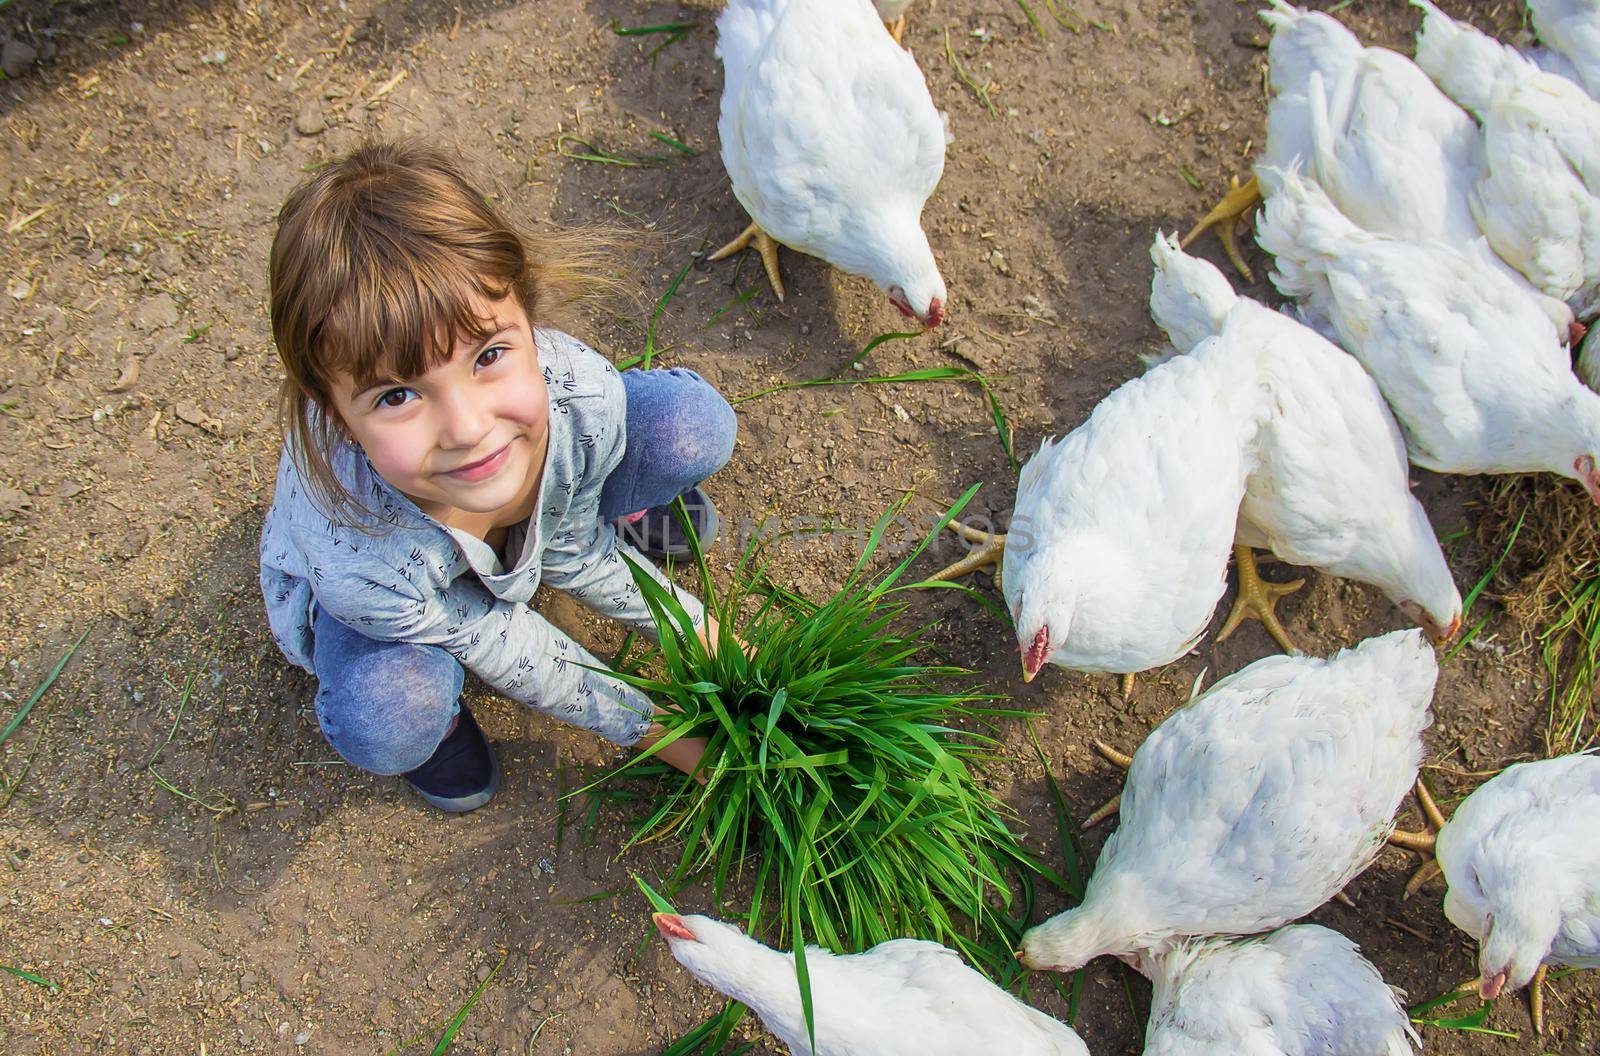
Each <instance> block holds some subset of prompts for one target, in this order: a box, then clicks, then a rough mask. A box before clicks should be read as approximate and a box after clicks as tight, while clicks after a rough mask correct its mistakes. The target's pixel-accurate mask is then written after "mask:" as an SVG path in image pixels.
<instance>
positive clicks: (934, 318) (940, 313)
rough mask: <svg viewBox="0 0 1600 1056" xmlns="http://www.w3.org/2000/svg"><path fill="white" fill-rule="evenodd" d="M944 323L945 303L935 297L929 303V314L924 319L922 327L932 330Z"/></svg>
mask: <svg viewBox="0 0 1600 1056" xmlns="http://www.w3.org/2000/svg"><path fill="white" fill-rule="evenodd" d="M942 322H944V302H943V301H941V300H939V298H937V297H935V298H934V299H933V300H931V301H929V302H928V314H927V315H926V316H925V317H924V318H923V320H922V325H923V326H926V327H928V328H929V329H930V330H931V329H933V328H934V327H936V326H938V325H939V324H940V323H942Z"/></svg>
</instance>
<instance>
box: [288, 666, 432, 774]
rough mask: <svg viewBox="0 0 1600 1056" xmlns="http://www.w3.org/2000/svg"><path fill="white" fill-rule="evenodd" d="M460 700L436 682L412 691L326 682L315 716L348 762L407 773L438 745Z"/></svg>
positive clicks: (369, 768) (385, 771)
mask: <svg viewBox="0 0 1600 1056" xmlns="http://www.w3.org/2000/svg"><path fill="white" fill-rule="evenodd" d="M458 700H459V692H451V690H450V687H448V686H441V685H438V684H437V683H435V684H433V685H426V686H415V687H412V688H411V689H410V690H409V691H407V690H404V689H401V688H400V687H397V686H394V685H392V684H391V685H390V686H389V687H386V688H385V689H383V690H377V691H367V690H363V689H362V688H360V687H359V685H358V684H352V683H349V682H346V683H344V684H343V685H328V684H327V683H324V684H323V685H322V687H321V688H319V689H318V691H317V722H318V724H319V725H320V726H321V727H322V734H323V736H324V737H326V738H327V739H328V743H329V744H331V745H332V746H333V748H334V750H335V751H337V752H338V753H339V755H340V757H341V758H343V759H344V760H345V761H346V762H347V763H349V764H351V765H352V766H356V767H359V768H360V769H362V770H366V771H368V772H369V773H374V774H403V773H406V772H407V771H409V770H415V769H416V768H417V767H419V766H421V765H422V764H423V763H425V762H427V761H428V759H429V758H430V757H431V756H432V755H433V753H434V751H435V750H436V749H438V747H439V743H440V742H441V741H443V740H444V737H445V734H446V732H448V731H449V729H450V723H451V722H452V721H453V720H454V718H455V714H456V710H457V701H458Z"/></svg>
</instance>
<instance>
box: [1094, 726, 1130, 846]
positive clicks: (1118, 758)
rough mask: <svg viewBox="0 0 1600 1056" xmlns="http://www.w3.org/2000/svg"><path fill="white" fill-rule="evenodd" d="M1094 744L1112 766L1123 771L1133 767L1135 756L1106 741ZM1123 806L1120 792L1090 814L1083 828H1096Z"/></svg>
mask: <svg viewBox="0 0 1600 1056" xmlns="http://www.w3.org/2000/svg"><path fill="white" fill-rule="evenodd" d="M1093 744H1094V750H1095V751H1097V752H1099V753H1100V755H1101V757H1102V758H1104V759H1105V761H1106V762H1108V763H1110V764H1111V765H1112V766H1115V767H1117V768H1119V769H1122V770H1127V769H1129V768H1130V767H1132V766H1133V756H1131V755H1126V754H1124V753H1122V752H1119V751H1117V750H1116V749H1115V748H1113V747H1111V746H1110V745H1109V744H1107V743H1106V742H1105V741H1101V740H1096V741H1094V742H1093ZM1121 806H1122V793H1120V792H1119V793H1117V794H1116V795H1114V796H1112V797H1111V798H1110V799H1108V800H1106V802H1105V803H1103V804H1101V806H1100V808H1099V809H1097V810H1096V811H1095V812H1094V813H1093V814H1090V815H1089V816H1088V817H1087V818H1085V819H1084V821H1083V827H1084V828H1086V829H1092V828H1094V827H1095V826H1096V825H1098V824H1100V823H1101V822H1102V821H1105V820H1106V819H1107V818H1109V817H1110V816H1111V815H1113V814H1115V813H1116V812H1117V809H1118V808H1119V807H1121Z"/></svg>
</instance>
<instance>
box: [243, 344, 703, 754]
mask: <svg viewBox="0 0 1600 1056" xmlns="http://www.w3.org/2000/svg"><path fill="white" fill-rule="evenodd" d="M535 342H536V344H537V346H538V350H539V362H540V364H541V365H542V366H543V368H544V379H545V384H546V386H547V387H548V388H549V390H550V443H549V449H548V454H547V456H546V462H545V471H544V479H543V481H542V482H541V484H540V490H539V505H538V512H537V514H536V515H535V516H534V517H533V518H532V519H530V521H529V523H528V524H527V525H524V526H521V527H519V528H514V529H512V531H511V533H510V538H508V539H507V541H506V547H505V552H506V553H507V554H517V555H519V556H518V557H517V560H516V564H515V566H514V567H512V568H510V569H507V568H505V567H503V565H502V563H501V561H500V559H499V558H498V556H497V555H496V554H495V552H494V550H493V548H492V547H490V546H489V545H488V544H487V543H485V542H484V541H483V540H482V539H479V538H477V537H476V536H472V535H469V534H467V533H464V532H460V531H457V530H455V529H452V528H447V527H445V526H444V525H442V524H440V523H439V522H438V521H435V520H434V519H433V518H431V517H429V516H428V515H427V514H425V513H423V512H422V511H421V510H419V509H418V508H417V507H416V505H415V504H413V503H412V502H411V500H409V499H407V498H406V497H405V496H404V495H402V494H400V492H398V491H396V490H395V489H394V488H393V487H391V486H390V485H389V484H388V482H387V481H385V480H384V479H383V478H382V477H380V476H378V474H377V473H376V472H375V471H374V470H373V469H372V466H371V464H370V463H368V461H367V458H366V455H365V454H363V453H362V452H361V451H360V450H358V449H357V448H355V447H353V446H348V445H347V446H343V447H341V448H340V449H339V450H338V451H336V452H334V456H333V458H332V463H333V467H334V472H335V473H336V474H337V475H338V477H339V479H340V481H341V482H342V483H343V484H344V486H345V487H346V488H348V489H349V490H350V492H351V493H352V494H353V495H355V496H357V497H358V498H361V499H362V500H363V502H364V504H365V505H366V506H367V507H368V508H369V509H371V510H373V511H374V512H375V513H376V514H377V515H378V518H379V520H378V522H377V524H376V526H373V525H369V526H367V531H362V530H361V529H360V528H357V527H353V526H349V525H346V524H341V523H337V522H336V521H334V520H333V519H331V518H329V516H328V515H327V514H326V513H325V512H324V511H323V510H322V508H321V507H320V506H319V505H318V504H317V502H316V501H315V500H314V499H313V498H312V497H311V494H310V493H309V491H308V489H307V487H306V484H305V482H304V480H303V479H302V478H301V476H300V474H299V472H298V471H297V470H296V469H295V466H294V461H293V459H292V458H290V456H289V452H288V449H287V447H286V448H285V449H284V452H283V456H282V457H281V459H280V460H279V465H278V483H277V491H276V494H275V498H274V501H273V504H272V509H270V510H269V511H268V512H267V518H266V524H265V525H264V526H263V528H262V532H261V592H262V595H263V596H264V598H265V600H266V605H267V619H268V622H269V623H271V625H272V633H273V637H274V638H276V639H277V642H278V647H279V648H280V649H282V650H283V653H284V655H285V656H287V657H288V658H289V659H290V660H291V661H292V662H294V663H295V664H297V665H299V666H300V667H303V668H305V669H306V670H307V671H312V673H313V674H314V673H315V671H314V670H313V668H312V660H311V657H312V649H311V645H312V637H311V627H312V605H313V604H316V605H319V606H321V607H322V609H323V610H325V611H326V612H327V613H328V614H329V615H331V616H333V617H334V618H335V619H337V620H339V621H340V622H342V623H344V624H345V625H347V626H349V627H351V628H354V629H355V630H357V631H359V632H361V633H362V634H364V635H366V636H368V637H369V638H375V639H378V640H380V641H403V642H411V643H414V644H418V645H437V646H440V647H442V648H444V649H446V650H448V651H449V652H450V654H451V655H452V656H454V657H455V658H456V659H457V660H459V661H460V662H461V664H462V666H464V667H465V668H467V670H469V671H471V672H473V673H474V674H476V675H477V676H478V677H479V678H481V679H483V681H485V682H487V683H488V684H489V685H491V686H493V687H494V688H495V689H497V690H499V691H500V692H501V693H504V694H505V695H506V696H508V697H510V698H512V699H513V700H518V701H521V702H522V703H524V704H527V705H529V706H530V707H534V708H538V709H539V710H540V711H544V712H548V713H549V714H551V715H553V716H555V717H556V718H558V719H561V720H562V721H563V722H569V723H572V724H573V725H575V726H582V727H584V728H585V729H589V730H593V731H594V732H596V733H598V734H600V735H601V736H603V737H605V738H607V739H608V740H611V741H615V742H616V743H618V744H632V743H633V742H635V741H637V740H638V739H639V738H640V737H641V736H643V734H644V732H645V730H646V729H647V728H648V727H649V725H650V721H651V720H650V718H649V716H650V710H651V709H650V702H649V700H648V699H647V698H646V697H645V696H644V695H643V694H641V693H639V692H638V691H637V690H635V689H633V688H632V687H630V686H627V685H625V684H623V683H622V682H620V681H618V680H617V679H615V678H609V677H607V676H605V675H603V674H599V673H596V672H593V671H588V670H585V669H584V667H583V666H582V665H585V664H587V665H594V666H603V665H601V663H600V661H599V660H597V659H595V657H594V656H592V655H591V654H590V653H589V652H588V651H587V650H585V649H584V648H583V647H582V646H580V645H578V644H577V643H576V642H574V641H573V640H572V639H571V638H569V637H568V636H567V635H566V634H564V633H562V631H560V630H559V629H558V628H556V627H555V626H554V625H552V624H551V623H549V622H548V621H547V620H545V618H544V617H543V616H541V615H539V613H538V612H537V611H535V610H534V609H533V608H532V607H531V606H530V605H529V602H530V601H531V600H532V598H533V595H534V591H535V590H537V589H538V587H539V585H540V584H541V583H543V584H545V585H546V586H549V587H552V588H554V589H556V590H561V591H565V592H566V593H568V594H570V595H572V596H573V597H574V598H577V599H578V600H579V601H581V602H582V603H583V604H584V605H586V606H588V607H589V608H591V609H594V610H595V611H596V612H600V613H604V614H605V615H607V616H611V617H613V618H615V619H617V620H619V621H621V622H623V623H625V624H627V625H629V626H632V627H637V628H639V629H640V630H642V631H645V632H647V633H649V634H650V635H651V636H652V637H653V636H654V634H655V625H654V622H653V621H652V620H651V618H650V613H649V610H648V609H647V608H646V607H645V604H644V602H643V599H642V598H641V597H640V594H639V588H638V586H637V585H636V584H635V583H634V582H633V577H632V575H631V574H630V573H629V571H628V566H627V564H626V563H625V562H624V561H623V560H622V558H621V556H620V555H622V554H627V555H628V556H629V557H631V558H632V559H633V560H634V561H637V562H639V563H640V564H642V565H644V566H645V567H646V568H649V569H651V571H652V572H654V573H655V576H656V578H657V579H658V580H660V581H661V582H663V583H666V582H667V581H666V579H665V577H664V576H662V574H661V573H660V572H659V571H657V570H656V569H655V567H654V566H653V565H651V564H650V562H649V561H647V560H646V559H644V558H643V557H642V556H641V555H640V554H639V553H638V552H637V551H635V550H634V549H633V548H632V547H630V546H629V545H628V544H626V543H624V542H622V541H620V540H619V539H618V538H617V535H616V531H615V530H614V529H613V528H612V526H611V525H610V524H608V523H605V522H603V521H601V519H600V512H599V507H600V489H601V486H602V485H603V484H604V483H605V479H606V476H607V475H608V474H610V473H611V471H612V470H613V469H615V468H616V466H617V464H618V463H619V462H620V461H621V459H622V452H623V449H624V447H625V446H626V444H627V431H626V423H627V416H626V412H627V401H626V396H625V395H624V392H623V387H622V378H621V377H620V376H619V375H618V374H617V371H616V368H614V367H613V366H612V365H611V364H610V363H608V362H607V361H606V360H605V359H604V358H603V357H602V356H600V354H599V353H597V352H595V351H594V350H593V349H591V348H589V347H587V346H586V345H584V344H583V343H582V342H580V341H578V340H577V339H575V338H573V337H570V336H568V335H567V334H563V333H560V332H559V331H554V330H538V331H536V333H535ZM374 533H375V534H374ZM678 597H679V599H680V601H682V602H683V604H684V606H685V608H686V609H687V610H688V612H689V613H690V615H691V616H693V617H694V619H695V621H696V623H697V624H699V623H701V622H702V621H703V620H704V610H703V609H702V607H701V605H700V602H699V601H698V600H697V599H695V598H693V597H691V596H690V595H688V594H686V593H683V592H681V591H679V592H678Z"/></svg>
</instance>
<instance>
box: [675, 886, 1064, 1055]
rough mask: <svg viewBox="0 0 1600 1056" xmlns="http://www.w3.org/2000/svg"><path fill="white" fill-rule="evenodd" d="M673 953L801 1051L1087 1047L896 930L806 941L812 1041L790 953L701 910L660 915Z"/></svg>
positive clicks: (934, 946) (1014, 1051)
mask: <svg viewBox="0 0 1600 1056" xmlns="http://www.w3.org/2000/svg"><path fill="white" fill-rule="evenodd" d="M655 923H656V927H657V928H658V929H659V930H660V932H661V934H662V936H663V937H664V938H666V940H667V944H668V945H669V946H670V947H671V949H672V956H674V957H676V958H677V959H678V963H679V964H681V965H683V966H684V967H685V968H687V969H689V971H690V972H692V973H693V974H694V976H695V977H696V978H697V979H699V980H700V981H701V982H703V983H705V984H706V985H707V986H710V987H712V988H714V989H716V990H717V991H719V992H720V993H723V994H726V995H727V996H728V997H731V998H733V999H735V1000H737V1001H742V1002H743V1003H744V1004H746V1005H748V1006H750V1008H751V1009H753V1010H754V1011H755V1013H756V1015H758V1016H760V1017H761V1022H763V1023H765V1024H766V1025H767V1029H768V1030H771V1031H772V1032H773V1033H774V1034H776V1035H778V1037H780V1038H782V1039H783V1042H784V1044H786V1045H788V1046H789V1051H790V1052H792V1053H794V1054H795V1056H971V1054H973V1053H979V1052H988V1051H994V1052H997V1053H1005V1054H1006V1056H1088V1052H1089V1050H1088V1048H1086V1047H1085V1046H1084V1044H1083V1042H1082V1040H1080V1039H1079V1037H1078V1035H1077V1034H1076V1033H1075V1032H1074V1031H1073V1029H1072V1028H1071V1027H1069V1026H1067V1025H1066V1024H1065V1023H1062V1022H1060V1021H1058V1020H1056V1019H1053V1018H1052V1017H1050V1016H1047V1015H1045V1014H1044V1013H1043V1012H1040V1011H1038V1010H1037V1009H1035V1008H1032V1007H1030V1006H1028V1005H1026V1004H1023V1003H1022V1002H1021V1001H1018V1000H1017V999H1016V998H1014V997H1012V996H1011V995H1010V994H1008V993H1006V992H1005V991H1004V990H1002V989H1000V988H999V987H998V986H996V985H994V984H993V983H991V982H990V981H989V980H988V979H986V978H984V977H983V975H982V974H980V973H979V972H976V971H974V970H973V969H972V968H969V967H968V966H967V965H966V964H965V963H964V962H963V961H962V960H961V956H960V955H959V954H957V953H956V952H955V951H954V950H950V949H946V948H945V947H943V946H941V945H939V944H938V943H936V942H922V941H919V940H916V939H896V940H894V941H892V942H884V943H879V944H878V945H877V946H874V947H873V948H872V949H870V950H867V951H866V952H865V953H858V954H853V955H850V956H838V955H835V954H832V953H829V952H827V951H825V950H821V949H818V948H817V947H815V946H810V947H807V948H806V968H807V973H808V977H809V978H810V982H811V1001H812V1020H813V1024H814V1026H815V1028H816V1039H817V1047H816V1049H815V1052H813V1050H812V1048H811V1041H810V1034H809V1032H808V1031H807V1029H806V1021H805V1015H804V1012H803V1010H802V1008H801V1004H800V986H799V983H798V982H797V981H796V980H795V967H794V954H793V953H787V952H782V953H780V952H779V951H777V950H773V949H769V948H768V947H766V946H763V945H762V944H761V943H759V942H757V941H755V940H754V939H752V938H750V937H749V936H747V935H745V934H744V932H742V931H740V930H739V929H738V928H735V927H733V926H732V925H729V924H724V923H722V922H721V921H717V920H712V919H711V918H709V917H701V916H681V917H680V916H677V915H674V914H670V913H657V914H656V915H655Z"/></svg>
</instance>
